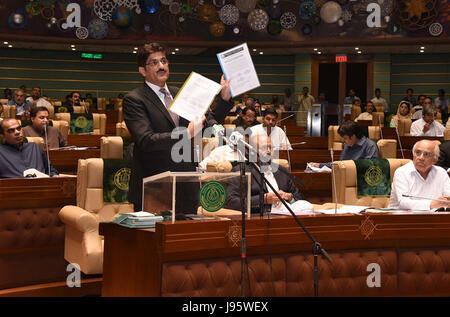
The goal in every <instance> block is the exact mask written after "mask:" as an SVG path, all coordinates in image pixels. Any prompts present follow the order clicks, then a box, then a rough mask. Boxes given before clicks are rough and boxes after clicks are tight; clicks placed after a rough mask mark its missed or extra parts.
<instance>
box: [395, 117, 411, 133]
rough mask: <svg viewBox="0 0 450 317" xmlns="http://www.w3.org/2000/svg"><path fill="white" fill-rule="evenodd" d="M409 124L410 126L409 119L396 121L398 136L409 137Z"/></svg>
mask: <svg viewBox="0 0 450 317" xmlns="http://www.w3.org/2000/svg"><path fill="white" fill-rule="evenodd" d="M411 124H412V120H411V119H400V120H398V134H399V135H400V136H410V135H411V133H410V130H411Z"/></svg>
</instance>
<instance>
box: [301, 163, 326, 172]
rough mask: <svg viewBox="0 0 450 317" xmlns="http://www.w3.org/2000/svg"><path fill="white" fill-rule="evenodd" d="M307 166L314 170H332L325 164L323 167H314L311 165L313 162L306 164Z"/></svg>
mask: <svg viewBox="0 0 450 317" xmlns="http://www.w3.org/2000/svg"><path fill="white" fill-rule="evenodd" d="M306 166H307V168H309V169H310V170H311V171H313V172H331V168H329V167H328V166H326V165H324V166H322V167H314V166H311V164H309V163H308V164H306Z"/></svg>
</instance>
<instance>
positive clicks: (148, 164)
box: [123, 83, 233, 212]
mask: <svg viewBox="0 0 450 317" xmlns="http://www.w3.org/2000/svg"><path fill="white" fill-rule="evenodd" d="M178 90H179V88H177V87H169V91H170V93H171V94H172V96H173V97H175V95H176V94H177V92H178ZM232 107H233V103H232V102H231V101H229V102H226V101H224V100H222V99H221V98H219V102H218V105H217V107H216V108H215V110H214V111H212V112H210V113H209V114H208V116H207V122H209V123H210V124H212V123H213V121H214V120H215V121H217V122H218V123H222V122H223V121H224V119H225V117H226V115H227V114H228V112H229V111H230V109H231V108H232ZM123 117H124V120H125V123H126V125H127V128H128V130H129V131H130V134H131V137H132V139H133V142H134V149H133V161H132V169H131V178H130V187H129V188H130V189H129V196H128V199H129V201H130V202H131V203H133V204H134V208H135V210H137V211H138V210H141V209H142V208H141V207H142V179H143V178H145V177H148V176H152V175H156V174H159V173H162V172H166V171H195V166H196V164H195V163H193V160H191V162H181V163H175V162H173V161H172V158H171V150H172V146H173V145H174V144H175V143H176V142H178V140H173V139H171V134H172V130H173V129H174V128H175V124H174V122H173V120H172V118H171V116H170V114H169V112H168V111H167V109H166V107H165V105H164V104H163V103H162V102H161V100H160V99H159V97H158V95H157V94H156V93H155V92H154V91H153V90H152V89H151V88H150V87H149V86H148V85H147V84H145V83H144V84H143V85H141V86H140V87H138V88H136V89H134V90H133V91H131V92H130V93H129V94H128V95H126V96H125V98H124V100H123ZM188 125H189V121H187V120H186V119H184V118H181V117H180V119H179V126H180V127H187V126H188ZM193 154H194V151H191V156H192V157H193ZM177 192H179V191H178V190H177ZM180 194H183V193H180ZM185 194H186V193H185ZM192 212H193V211H192Z"/></svg>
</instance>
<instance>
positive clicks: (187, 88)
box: [169, 72, 222, 121]
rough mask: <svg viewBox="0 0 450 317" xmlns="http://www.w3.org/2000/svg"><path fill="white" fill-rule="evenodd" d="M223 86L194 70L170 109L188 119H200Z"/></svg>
mask: <svg viewBox="0 0 450 317" xmlns="http://www.w3.org/2000/svg"><path fill="white" fill-rule="evenodd" d="M221 89H222V86H221V85H220V84H218V83H216V82H215V81H212V80H211V79H208V78H206V77H204V76H202V75H200V74H197V73H195V72H192V73H191V74H190V75H189V77H188V79H186V81H185V82H184V84H183V87H181V89H180V91H178V93H177V95H176V96H175V98H174V99H173V101H172V104H171V105H170V107H169V110H170V111H172V112H173V113H176V114H177V115H179V116H180V117H183V118H185V119H186V120H188V121H193V120H195V119H200V118H201V117H202V116H203V115H204V114H205V112H206V111H207V110H208V107H209V106H210V105H211V103H212V102H213V100H214V97H215V96H216V95H217V94H218V93H219V92H220V90H221Z"/></svg>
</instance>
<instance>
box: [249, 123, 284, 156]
mask: <svg viewBox="0 0 450 317" xmlns="http://www.w3.org/2000/svg"><path fill="white" fill-rule="evenodd" d="M250 129H251V131H252V135H267V127H264V126H263V124H262V123H261V124H258V125H255V126H253V127H251V128H250ZM270 140H271V142H272V150H283V149H284V147H287V148H288V149H289V150H292V146H291V143H289V140H288V138H287V136H286V133H284V131H283V129H281V128H280V127H277V126H275V127H273V128H272V129H271V131H270Z"/></svg>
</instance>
